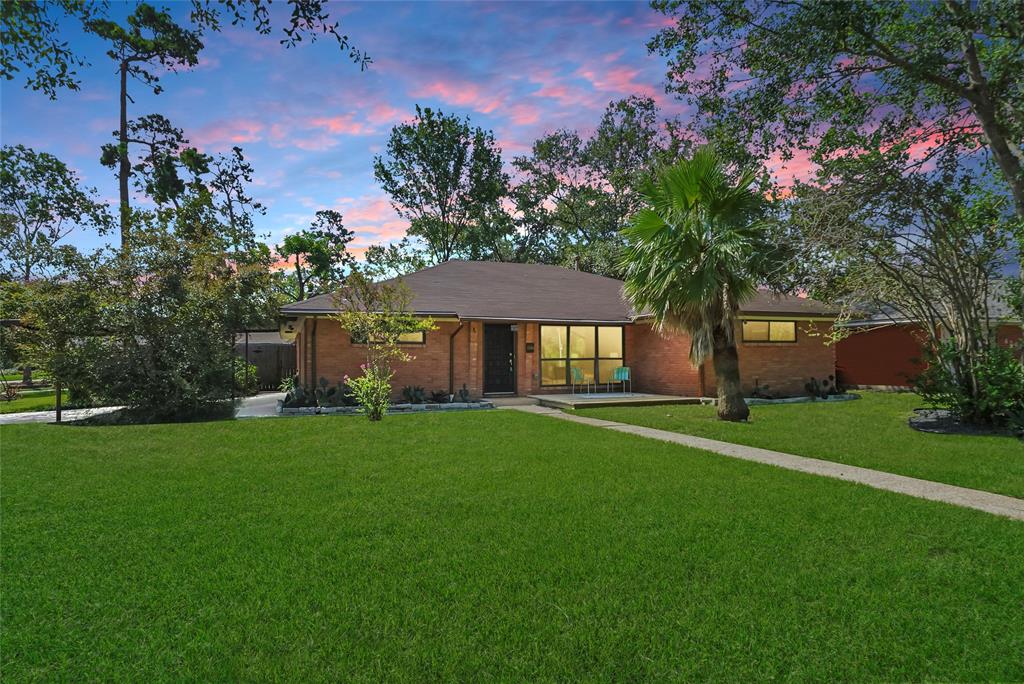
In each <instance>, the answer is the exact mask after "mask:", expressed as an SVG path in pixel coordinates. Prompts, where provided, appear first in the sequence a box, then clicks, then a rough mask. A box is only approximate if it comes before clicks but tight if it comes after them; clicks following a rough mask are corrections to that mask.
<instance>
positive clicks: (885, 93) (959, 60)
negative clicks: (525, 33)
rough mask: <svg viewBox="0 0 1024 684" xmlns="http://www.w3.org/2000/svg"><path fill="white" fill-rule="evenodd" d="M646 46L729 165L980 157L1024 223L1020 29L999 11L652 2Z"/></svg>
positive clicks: (780, 0) (990, 5)
mask: <svg viewBox="0 0 1024 684" xmlns="http://www.w3.org/2000/svg"><path fill="white" fill-rule="evenodd" d="M653 5H654V7H655V8H657V9H659V10H660V11H662V12H664V13H665V14H667V15H669V16H671V17H672V18H674V19H675V23H674V24H673V25H672V26H669V27H667V28H665V29H663V30H662V31H660V32H659V33H658V34H657V36H656V37H655V38H654V39H652V40H651V42H650V43H649V47H650V49H652V50H654V51H657V52H659V53H661V54H663V55H665V56H667V57H669V59H670V62H669V71H668V79H669V86H670V88H671V89H672V90H674V91H675V92H676V93H678V94H679V95H680V96H681V97H683V98H684V99H685V100H686V101H688V102H690V103H692V104H694V105H696V116H695V118H694V120H693V126H694V128H696V129H698V130H700V131H701V133H702V134H703V135H706V136H708V137H709V138H710V139H713V140H714V141H715V142H716V143H717V144H718V145H719V146H720V147H722V149H723V151H724V152H727V153H728V154H730V155H748V154H754V155H755V156H758V157H760V158H762V159H771V158H776V159H783V160H784V159H789V158H790V157H791V156H792V155H793V154H794V153H795V152H797V151H801V150H802V151H805V152H809V153H810V154H811V155H812V158H813V159H814V160H815V161H816V162H818V163H819V164H822V165H823V167H824V169H825V172H826V175H827V174H828V172H829V169H830V163H831V162H832V161H834V160H837V159H842V158H844V157H849V156H852V155H857V154H859V153H860V152H863V151H883V152H884V151H887V150H895V151H896V152H897V153H898V152H899V151H900V150H906V149H912V150H913V151H914V152H915V154H912V155H908V156H907V157H906V162H907V167H906V168H907V169H908V170H914V169H919V168H921V167H922V166H925V165H927V164H928V163H929V162H930V161H931V160H932V159H933V158H935V157H937V156H939V155H946V156H947V159H949V158H955V157H960V156H970V157H974V156H975V155H978V152H979V148H980V149H981V150H983V151H984V152H985V155H987V156H990V157H991V159H992V160H993V161H994V163H995V165H996V167H997V168H998V169H999V174H1000V176H1001V178H1002V181H1003V183H1004V187H1006V188H1007V189H1008V192H1009V194H1010V195H1011V196H1012V198H1013V207H1014V211H1015V212H1016V214H1017V215H1018V216H1024V173H1022V168H1024V154H1022V152H1021V147H1020V144H1021V141H1022V140H1024V90H1022V89H1021V87H1020V83H1021V74H1022V73H1024V21H1022V14H1021V5H1020V3H1015V2H1003V1H1002V0H980V1H979V2H967V1H966V0H963V1H961V0H945V1H944V2H910V1H908V0H903V1H897V2H869V1H868V0H855V1H850V2H820V1H807V2H791V1H789V0H752V1H751V0H655V2H654V3H653Z"/></svg>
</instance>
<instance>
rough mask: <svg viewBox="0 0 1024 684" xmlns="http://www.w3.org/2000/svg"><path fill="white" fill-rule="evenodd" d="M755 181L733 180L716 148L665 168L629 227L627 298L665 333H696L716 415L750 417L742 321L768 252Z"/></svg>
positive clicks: (697, 359)
mask: <svg viewBox="0 0 1024 684" xmlns="http://www.w3.org/2000/svg"><path fill="white" fill-rule="evenodd" d="M754 180H755V174H754V173H753V172H751V171H747V172H744V173H742V174H740V176H739V178H737V179H736V180H735V181H731V180H730V178H729V176H728V174H727V173H726V170H725V167H724V163H723V162H722V160H721V159H720V158H719V156H718V155H717V154H716V153H715V151H714V150H712V149H711V148H709V147H703V148H700V149H698V150H697V151H696V152H695V153H694V155H693V157H692V158H691V159H688V160H687V159H684V160H681V161H679V162H677V163H676V164H675V165H674V166H670V167H668V168H665V169H663V170H662V171H661V172H660V173H658V175H657V176H656V178H655V179H654V180H653V182H651V183H650V184H649V185H648V187H647V188H646V189H645V190H644V193H643V194H644V195H645V197H646V199H647V202H648V204H649V207H648V208H646V209H643V210H641V211H640V212H638V213H637V214H636V215H635V216H634V217H633V219H632V222H631V224H630V225H629V226H628V227H627V228H625V229H624V230H623V235H624V236H625V238H626V240H627V247H626V250H625V253H624V256H623V267H624V269H625V272H626V277H625V281H626V287H625V291H626V296H627V297H628V298H629V300H630V301H631V302H632V304H633V306H634V308H635V309H636V310H637V311H649V312H651V313H653V315H654V318H655V320H656V321H657V324H658V326H659V327H660V328H662V329H666V330H675V331H684V332H686V333H689V335H690V338H691V343H690V360H691V361H692V362H693V363H694V364H696V365H698V366H700V365H701V364H703V363H704V360H705V359H706V358H707V357H708V355H709V354H710V355H711V359H712V363H713V364H714V369H715V381H716V382H715V384H716V386H717V389H718V417H719V418H720V419H722V420H732V421H739V420H746V419H747V417H748V416H749V415H750V409H748V408H747V403H746V402H745V401H744V400H743V391H742V387H741V385H740V369H739V355H738V354H737V351H736V337H735V330H736V322H737V316H736V314H737V311H738V310H739V305H740V303H741V302H742V301H743V300H745V299H747V298H748V297H750V296H751V295H753V294H754V292H755V291H756V290H757V285H758V282H759V281H760V278H759V264H760V262H761V260H762V258H763V257H764V255H765V253H766V251H771V250H770V249H768V250H765V249H764V248H766V247H768V245H767V244H766V242H765V227H764V224H763V223H762V222H761V217H762V216H763V215H764V210H765V200H764V198H763V196H762V195H761V194H759V193H758V192H757V191H756V190H754V189H752V187H751V186H752V185H753V183H754Z"/></svg>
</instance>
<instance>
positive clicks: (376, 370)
mask: <svg viewBox="0 0 1024 684" xmlns="http://www.w3.org/2000/svg"><path fill="white" fill-rule="evenodd" d="M362 369H363V374H362V375H361V376H359V377H358V378H350V377H348V376H345V384H346V385H348V386H349V388H350V389H351V390H352V394H354V395H355V398H356V400H357V401H358V402H359V405H360V406H362V407H363V410H364V411H365V412H366V417H367V418H369V419H370V420H371V421H378V420H381V419H382V418H383V417H384V414H385V413H386V412H387V410H388V406H390V405H391V378H392V376H393V373H392V372H391V371H390V370H384V369H382V368H380V367H377V366H373V365H364V366H362Z"/></svg>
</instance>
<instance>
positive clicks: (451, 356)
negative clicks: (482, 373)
mask: <svg viewBox="0 0 1024 684" xmlns="http://www.w3.org/2000/svg"><path fill="white" fill-rule="evenodd" d="M464 326H465V323H462V322H459V327H458V328H456V329H455V332H453V333H452V334H451V335H449V336H448V396H449V397H452V396H454V395H455V336H456V335H458V334H459V331H461V330H462V328H463V327H464Z"/></svg>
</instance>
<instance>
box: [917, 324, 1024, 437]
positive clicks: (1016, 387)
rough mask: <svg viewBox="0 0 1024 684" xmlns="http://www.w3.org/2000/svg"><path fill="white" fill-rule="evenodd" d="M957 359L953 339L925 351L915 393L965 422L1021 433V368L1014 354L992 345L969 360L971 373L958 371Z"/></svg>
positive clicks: (1023, 383)
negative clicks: (925, 364) (922, 367)
mask: <svg viewBox="0 0 1024 684" xmlns="http://www.w3.org/2000/svg"><path fill="white" fill-rule="evenodd" d="M959 358H960V355H959V353H958V350H957V349H956V347H955V346H954V344H953V341H952V340H944V341H943V342H942V343H941V344H940V345H939V347H938V349H935V350H926V352H925V361H926V362H927V364H928V365H927V367H926V368H925V370H924V371H923V372H922V373H921V374H920V375H919V376H918V377H917V378H916V380H915V385H914V386H915V389H916V390H917V393H918V394H920V395H921V396H922V397H924V399H925V400H926V401H928V403H930V404H931V405H932V406H934V407H937V408H945V409H948V410H949V411H951V412H952V413H953V414H955V415H956V416H957V417H959V418H960V419H961V420H963V421H965V422H968V423H974V424H976V425H985V426H992V427H1011V428H1013V429H1015V430H1017V431H1018V432H1021V431H1024V365H1022V364H1021V362H1020V359H1019V358H1018V357H1017V353H1016V352H1015V351H1014V350H1012V349H1007V348H1005V347H1000V346H998V345H995V344H993V345H991V346H990V347H989V348H987V349H986V350H985V352H984V353H983V354H981V355H979V356H978V357H976V358H975V359H974V360H973V361H972V364H971V368H970V370H971V373H962V372H958V368H959V366H958V365H957V363H956V360H957V359H959ZM971 377H973V378H974V383H976V385H975V384H974V383H971V382H970V380H969V378H971Z"/></svg>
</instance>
